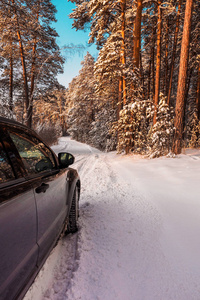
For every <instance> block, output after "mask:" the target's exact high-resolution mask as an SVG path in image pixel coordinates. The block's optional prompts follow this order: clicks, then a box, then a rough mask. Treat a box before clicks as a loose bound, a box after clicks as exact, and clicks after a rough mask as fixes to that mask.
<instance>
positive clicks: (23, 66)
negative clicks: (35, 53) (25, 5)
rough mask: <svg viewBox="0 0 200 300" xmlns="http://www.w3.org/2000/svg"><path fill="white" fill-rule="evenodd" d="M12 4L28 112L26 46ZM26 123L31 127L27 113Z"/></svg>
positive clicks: (13, 2)
mask: <svg viewBox="0 0 200 300" xmlns="http://www.w3.org/2000/svg"><path fill="white" fill-rule="evenodd" d="M12 4H13V7H14V14H15V21H16V30H17V38H18V42H19V49H20V56H21V63H22V70H23V81H24V97H25V105H26V113H28V109H29V93H28V81H27V72H26V61H25V56H24V47H23V43H22V39H21V33H20V28H19V21H18V15H17V11H16V8H15V1H14V0H12ZM26 125H27V126H29V127H30V125H31V124H30V120H29V116H28V114H27V116H26Z"/></svg>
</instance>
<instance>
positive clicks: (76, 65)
mask: <svg viewBox="0 0 200 300" xmlns="http://www.w3.org/2000/svg"><path fill="white" fill-rule="evenodd" d="M52 3H53V4H54V5H55V6H56V9H57V11H58V12H57V14H56V18H57V23H54V24H53V27H55V29H56V31H57V33H58V34H59V36H60V37H59V38H58V40H57V43H58V45H59V46H60V47H61V48H62V47H63V46H65V45H66V46H67V45H70V44H74V45H78V44H83V45H84V46H85V47H86V49H85V50H84V51H82V52H81V53H76V54H73V53H65V52H63V55H65V57H66V63H65V66H64V74H60V75H58V80H59V82H60V83H61V84H62V85H64V86H65V87H68V84H69V83H70V82H71V80H72V78H73V77H75V76H77V75H78V73H79V70H80V69H81V61H83V59H84V56H85V55H86V53H87V51H89V52H90V54H91V55H92V56H94V57H95V59H96V58H97V55H98V52H97V50H96V47H95V45H92V46H89V47H88V44H87V42H88V34H89V31H87V32H84V31H83V30H78V31H76V30H75V29H72V23H73V20H72V19H70V18H69V14H70V13H71V12H72V9H73V8H75V4H73V3H71V2H68V1H67V0H52Z"/></svg>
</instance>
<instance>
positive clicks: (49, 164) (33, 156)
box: [10, 132, 55, 174]
mask: <svg viewBox="0 0 200 300" xmlns="http://www.w3.org/2000/svg"><path fill="white" fill-rule="evenodd" d="M10 137H11V138H12V140H13V142H14V144H15V146H16V148H17V150H18V152H19V155H20V156H21V158H22V161H23V163H24V166H25V168H26V170H27V172H28V174H37V173H40V172H44V171H47V170H52V169H54V168H55V162H54V159H53V156H52V153H51V151H50V150H49V149H48V148H47V147H46V146H45V145H44V144H43V143H42V142H41V141H39V140H38V139H37V138H35V137H33V136H29V135H27V134H25V133H16V132H10Z"/></svg>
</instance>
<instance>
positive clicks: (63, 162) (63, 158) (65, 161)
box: [58, 152, 75, 169]
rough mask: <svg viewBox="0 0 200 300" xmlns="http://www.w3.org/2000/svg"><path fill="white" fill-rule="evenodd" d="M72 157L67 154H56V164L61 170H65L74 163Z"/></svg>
mask: <svg viewBox="0 0 200 300" xmlns="http://www.w3.org/2000/svg"><path fill="white" fill-rule="evenodd" d="M74 160H75V158H74V156H73V155H72V154H70V153H67V152H61V153H58V162H59V167H60V168H61V169H63V168H67V167H68V166H70V165H72V164H73V163H74Z"/></svg>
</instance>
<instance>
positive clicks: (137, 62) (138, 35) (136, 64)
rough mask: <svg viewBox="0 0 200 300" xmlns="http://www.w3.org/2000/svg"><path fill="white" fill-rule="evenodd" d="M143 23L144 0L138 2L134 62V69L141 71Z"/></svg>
mask: <svg viewBox="0 0 200 300" xmlns="http://www.w3.org/2000/svg"><path fill="white" fill-rule="evenodd" d="M141 21H142V0H138V1H137V12H136V18H135V26H134V48H133V62H134V66H133V67H134V68H135V67H136V68H137V69H139V66H140V47H141Z"/></svg>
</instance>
